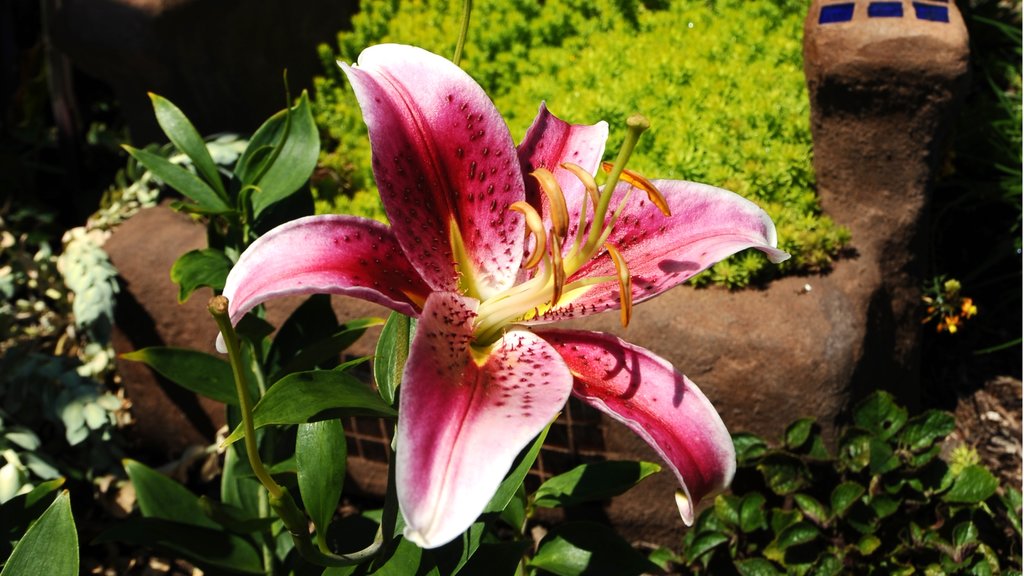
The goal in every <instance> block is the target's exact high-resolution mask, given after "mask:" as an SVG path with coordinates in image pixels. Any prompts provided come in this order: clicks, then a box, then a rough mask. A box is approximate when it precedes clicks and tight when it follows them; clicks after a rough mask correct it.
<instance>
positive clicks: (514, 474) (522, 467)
mask: <svg viewBox="0 0 1024 576" xmlns="http://www.w3.org/2000/svg"><path fill="white" fill-rule="evenodd" d="M550 429H551V424H548V425H547V426H545V427H544V429H543V430H541V432H540V434H538V435H537V438H536V439H534V441H533V444H531V445H530V447H529V448H527V449H526V450H524V451H523V452H522V453H521V454H520V455H519V459H518V460H517V461H516V463H515V465H513V466H512V470H511V471H510V472H509V473H508V474H506V475H505V479H504V480H502V481H501V484H500V485H499V486H498V489H497V490H496V491H495V492H494V496H492V497H491V501H490V502H488V503H487V507H485V508H484V511H483V513H484V514H486V513H488V512H501V511H502V510H504V509H505V507H506V506H508V503H509V501H510V500H511V499H512V497H513V496H515V495H516V492H517V491H518V490H519V487H520V486H521V485H522V484H523V480H525V479H526V475H527V474H529V472H530V468H533V463H534V462H536V461H537V455H538V454H540V448H541V446H543V445H544V439H545V438H547V436H548V430H550Z"/></svg>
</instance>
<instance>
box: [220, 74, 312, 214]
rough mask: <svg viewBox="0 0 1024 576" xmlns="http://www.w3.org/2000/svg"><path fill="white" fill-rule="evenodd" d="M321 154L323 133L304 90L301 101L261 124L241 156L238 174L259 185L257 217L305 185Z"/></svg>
mask: <svg viewBox="0 0 1024 576" xmlns="http://www.w3.org/2000/svg"><path fill="white" fill-rule="evenodd" d="M268 148H269V150H268ZM319 155H320V134H319V133H318V132H317V128H316V124H315V123H314V121H313V112H312V108H311V106H310V104H309V96H308V95H307V94H306V92H305V91H303V93H302V95H301V96H300V97H299V102H298V104H296V105H295V106H293V107H292V108H291V109H290V110H289V111H285V110H282V111H281V112H278V113H277V114H275V115H273V116H272V117H270V119H268V120H267V121H266V122H264V123H263V125H262V126H260V128H259V129H258V130H257V131H256V133H255V134H253V136H252V139H250V140H249V146H248V147H247V148H246V150H245V152H243V154H242V156H241V157H240V158H239V159H238V165H237V167H236V169H235V173H236V174H237V175H238V176H239V178H240V179H241V181H242V184H243V185H245V186H250V185H251V186H255V187H256V188H257V190H256V191H255V192H254V193H253V195H252V207H253V214H254V216H256V217H259V215H260V214H261V213H262V212H263V211H264V210H266V209H267V208H268V207H269V206H271V205H272V204H274V203H276V202H279V201H281V200H283V199H284V198H286V197H288V196H289V195H291V194H292V193H294V192H295V191H296V190H298V189H299V188H301V187H302V185H303V184H305V182H306V180H308V179H309V176H310V174H312V173H313V168H315V167H316V161H317V158H318V157H319Z"/></svg>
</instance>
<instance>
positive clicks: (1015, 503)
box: [1000, 486, 1021, 536]
mask: <svg viewBox="0 0 1024 576" xmlns="http://www.w3.org/2000/svg"><path fill="white" fill-rule="evenodd" d="M1000 500H1001V501H1002V503H1003V506H1004V507H1005V508H1006V516H1007V518H1008V519H1009V521H1010V525H1011V526H1013V529H1014V530H1015V531H1016V532H1017V535H1018V536H1020V532H1021V517H1020V512H1021V494H1020V491H1019V490H1017V489H1016V488H1014V487H1013V486H1007V487H1006V492H1005V493H1004V494H1003V495H1002V496H1000Z"/></svg>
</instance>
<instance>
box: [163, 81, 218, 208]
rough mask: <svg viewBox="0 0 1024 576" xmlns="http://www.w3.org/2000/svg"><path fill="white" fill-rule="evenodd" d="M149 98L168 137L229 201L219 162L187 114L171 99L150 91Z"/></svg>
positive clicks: (205, 178) (201, 174) (207, 180)
mask: <svg viewBox="0 0 1024 576" xmlns="http://www.w3.org/2000/svg"><path fill="white" fill-rule="evenodd" d="M149 98H150V100H152V101H153V112H155V113H156V121H157V122H158V123H159V124H160V128H162V129H163V131H164V134H166V135H167V139H168V140H170V141H171V143H172V144H174V145H175V146H176V147H177V148H178V150H181V151H182V152H184V153H185V155H186V156H188V157H189V159H190V160H192V165H193V166H195V168H196V171H197V172H199V175H200V176H202V177H203V179H204V180H206V182H207V183H208V184H209V185H210V186H212V187H213V189H214V190H216V191H217V194H218V195H220V197H221V199H222V200H224V201H225V202H227V199H228V196H227V193H226V192H225V191H224V183H223V182H222V181H221V179H220V173H219V172H218V171H217V164H216V163H215V162H214V161H213V157H212V156H210V150H209V149H207V147H206V142H204V141H203V137H202V136H200V135H199V132H198V131H196V129H195V127H194V126H192V123H191V122H189V120H188V118H187V117H185V114H184V113H183V112H182V111H181V110H179V109H178V107H177V106H175V105H174V104H172V103H171V101H170V100H167V99H166V98H164V97H162V96H157V95H156V94H153V93H152V92H150V94H149Z"/></svg>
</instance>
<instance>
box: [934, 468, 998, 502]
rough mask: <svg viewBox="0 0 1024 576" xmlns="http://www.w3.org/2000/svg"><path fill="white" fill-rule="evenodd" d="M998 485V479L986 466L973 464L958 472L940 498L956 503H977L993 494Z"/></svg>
mask: <svg viewBox="0 0 1024 576" xmlns="http://www.w3.org/2000/svg"><path fill="white" fill-rule="evenodd" d="M998 486H999V481H998V480H996V477H995V476H993V475H992V473H991V472H989V471H988V469H987V468H985V467H984V466H979V465H977V464H973V465H971V466H968V467H966V468H964V469H963V471H961V472H960V474H959V475H958V476H957V477H956V478H955V479H954V480H953V486H952V487H950V489H949V491H948V492H946V493H945V494H943V495H942V499H943V500H945V501H946V502H952V503H956V504H978V503H980V502H983V501H985V500H987V499H988V498H989V497H990V496H992V495H993V494H995V493H996V488H997V487H998Z"/></svg>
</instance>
